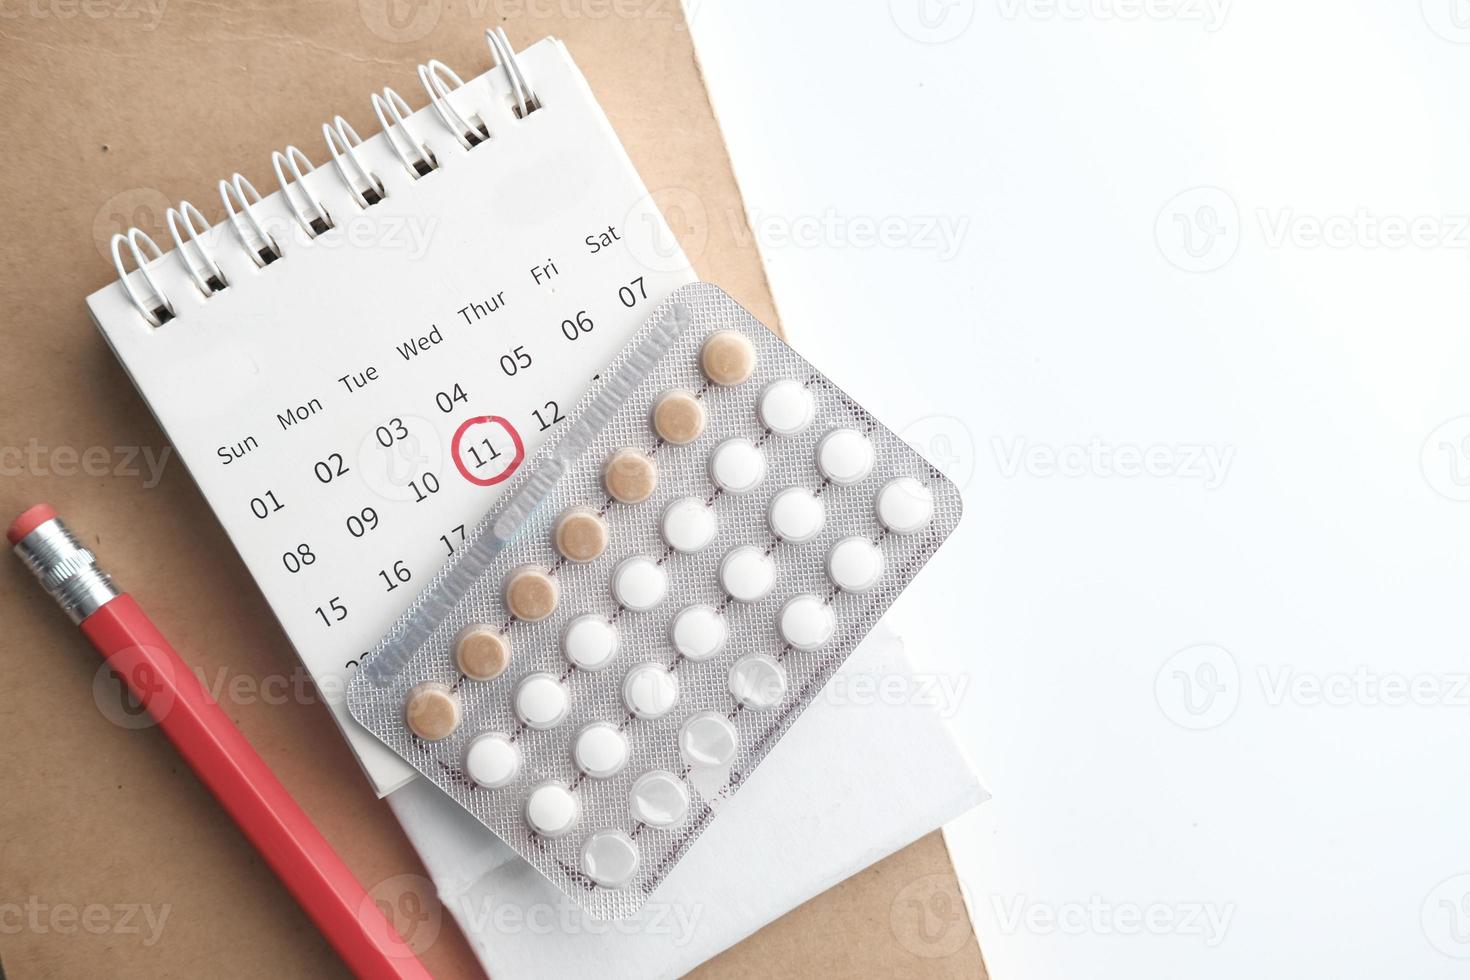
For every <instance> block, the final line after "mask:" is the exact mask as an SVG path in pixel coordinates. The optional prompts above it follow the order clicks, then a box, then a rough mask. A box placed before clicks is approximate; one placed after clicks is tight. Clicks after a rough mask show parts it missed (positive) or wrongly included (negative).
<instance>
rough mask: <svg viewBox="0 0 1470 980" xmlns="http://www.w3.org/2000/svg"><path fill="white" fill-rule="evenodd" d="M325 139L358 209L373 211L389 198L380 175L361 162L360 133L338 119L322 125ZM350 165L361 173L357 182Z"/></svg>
mask: <svg viewBox="0 0 1470 980" xmlns="http://www.w3.org/2000/svg"><path fill="white" fill-rule="evenodd" d="M322 135H323V136H324V137H326V140H327V149H329V150H331V151H332V163H334V164H335V165H336V167H337V174H338V176H340V177H341V178H342V183H344V184H346V185H347V188H348V190H350V191H352V196H353V197H354V198H356V199H357V206H358V207H360V208H370V207H372V206H373V205H374V204H377V203H378V202H379V201H381V200H382V199H383V198H385V197H387V196H388V192H387V190H386V189H385V188H384V187H383V182H382V181H381V180H379V179H378V176H377V174H373V173H369V172H368V169H367V168H366V167H364V166H363V165H362V161H361V160H359V159H358V158H357V148H358V147H359V146H361V145H362V137H361V136H358V135H357V130H355V129H353V128H352V124H351V123H349V122H348V121H347V120H346V119H343V118H342V117H341V116H338V117H336V118H335V119H333V120H332V121H331V122H330V123H322ZM349 163H350V164H351V165H352V169H353V170H355V171H356V172H357V179H355V180H354V179H353V177H352V175H351V174H349V173H348V172H347V165H348V164H349Z"/></svg>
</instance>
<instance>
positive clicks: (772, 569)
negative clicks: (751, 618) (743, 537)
mask: <svg viewBox="0 0 1470 980" xmlns="http://www.w3.org/2000/svg"><path fill="white" fill-rule="evenodd" d="M775 585H776V563H775V562H774V561H772V560H771V556H770V555H768V554H766V553H765V552H763V551H761V550H760V549H759V548H756V547H754V546H752V545H748V544H747V545H741V546H740V547H739V548H734V549H732V550H731V551H730V553H729V554H727V555H726V556H725V557H724V559H723V560H722V561H721V562H720V587H721V588H722V589H724V590H725V592H727V593H728V594H729V596H730V598H732V599H734V600H736V601H737V602H759V601H760V600H762V599H764V598H765V597H766V596H768V595H770V594H771V589H773V588H774V587H775Z"/></svg>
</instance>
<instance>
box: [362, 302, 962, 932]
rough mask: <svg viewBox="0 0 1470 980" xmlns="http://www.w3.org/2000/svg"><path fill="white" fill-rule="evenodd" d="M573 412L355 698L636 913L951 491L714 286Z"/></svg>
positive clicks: (572, 883)
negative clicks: (663, 435) (516, 613)
mask: <svg viewBox="0 0 1470 980" xmlns="http://www.w3.org/2000/svg"><path fill="white" fill-rule="evenodd" d="M712 378H713V379H714V380H711V379H712ZM565 426H566V428H565V430H564V431H563V432H561V433H560V434H559V435H558V436H557V437H556V438H555V439H554V440H553V441H551V442H549V443H548V444H547V445H546V446H545V447H544V448H543V449H542V450H541V452H540V453H538V454H537V455H536V456H535V457H534V458H533V459H532V460H530V461H528V463H527V465H526V466H525V468H524V469H523V471H522V472H521V473H520V474H519V475H518V476H517V477H516V478H515V481H514V483H513V485H512V486H511V487H510V489H509V490H508V491H507V493H506V496H505V497H504V498H503V500H502V502H501V504H500V505H499V506H498V507H497V508H496V510H495V511H494V512H493V513H491V514H490V515H489V516H488V517H487V518H486V519H485V520H484V521H482V522H481V523H480V524H479V525H478V526H477V527H476V528H475V529H474V531H473V532H471V534H470V536H469V537H468V539H467V540H466V543H465V545H464V546H463V547H462V548H461V549H460V550H459V551H458V552H457V553H456V554H455V555H454V556H453V557H452V558H451V559H450V561H449V562H448V563H447V564H446V565H445V567H444V568H443V569H442V570H441V572H440V573H439V574H438V576H436V578H435V579H434V581H433V582H432V583H431V584H430V585H429V586H428V587H427V588H426V589H425V590H424V592H423V593H421V594H420V596H419V597H418V598H417V599H416V600H415V601H414V604H413V605H412V606H411V607H410V608H409V609H408V610H407V612H405V613H404V615H403V617H402V618H401V619H400V620H399V622H398V623H397V624H396V626H395V627H394V629H393V630H392V631H391V632H390V633H389V634H388V636H387V637H385V638H384V640H383V642H382V643H381V644H380V645H379V647H378V648H377V650H375V651H374V652H373V653H372V654H371V655H370V656H369V657H368V658H367V659H366V660H365V661H364V663H363V665H362V666H361V667H360V668H359V669H358V671H357V673H356V675H355V676H354V677H353V679H352V681H351V683H350V685H349V688H348V701H349V706H350V708H351V711H352V714H353V716H354V717H355V718H357V720H358V721H359V722H361V723H362V724H363V725H365V726H366V727H367V728H368V729H369V730H370V731H372V732H373V733H374V734H376V735H377V736H378V737H379V738H381V739H382V740H383V741H384V742H386V743H387V744H388V745H389V746H390V747H391V748H392V749H393V750H394V751H396V752H398V753H399V754H400V755H402V756H403V758H404V759H406V760H408V762H409V763H411V764H412V765H413V766H414V767H415V768H417V769H418V770H419V771H420V772H421V773H423V774H424V775H425V776H426V777H427V778H429V779H430V780H432V781H433V782H434V783H435V784H436V785H438V786H439V787H440V788H441V789H443V790H444V792H446V793H447V794H448V795H449V796H450V797H451V798H452V799H454V800H455V801H456V802H457V803H459V804H460V805H461V806H463V807H464V808H465V809H466V810H468V811H469V812H470V813H472V814H473V815H474V816H475V817H476V818H477V819H479V820H480V822H482V823H483V824H485V826H487V827H489V828H490V829H491V830H493V831H494V832H495V833H496V834H497V835H498V836H500V837H501V838H502V839H503V840H505V841H506V842H507V843H508V844H509V845H510V846H511V847H512V848H514V849H515V850H516V851H517V852H518V853H519V854H520V855H521V856H522V857H524V858H525V859H526V860H527V861H529V862H530V863H531V864H532V865H533V866H534V867H536V868H537V869H538V870H539V871H541V872H542V873H543V874H545V875H546V876H547V877H548V878H550V879H551V880H552V881H553V882H554V883H555V884H556V885H557V886H558V887H559V888H561V889H562V890H563V891H564V892H566V893H567V894H568V895H569V896H571V897H572V898H573V899H574V900H575V901H577V902H578V903H579V904H581V905H582V906H583V907H584V908H586V909H587V911H588V912H589V913H590V914H592V915H594V916H596V917H599V918H627V917H630V916H633V915H635V914H636V913H637V911H638V909H639V908H640V907H641V906H642V904H643V903H644V901H646V900H647V898H648V897H649V895H651V894H652V893H653V891H654V889H656V888H657V887H658V885H659V883H660V882H661V881H662V880H663V879H664V878H665V877H667V875H668V873H669V871H670V870H671V869H672V868H673V867H674V865H675V864H676V863H677V862H678V860H679V859H680V857H682V856H683V854H684V852H685V851H686V850H688V848H689V847H690V846H691V845H692V844H693V843H694V841H695V840H696V839H697V838H698V836H699V834H700V833H701V832H702V831H703V830H704V828H705V827H706V826H707V825H708V823H709V821H710V820H711V819H713V818H714V816H715V814H716V812H717V811H718V810H719V809H720V807H721V805H722V804H723V803H724V801H726V800H727V799H728V798H729V797H730V796H731V795H732V794H733V793H734V792H735V791H736V790H737V789H738V788H739V786H740V785H741V783H742V782H743V781H744V780H745V779H747V778H749V776H750V774H751V772H752V771H753V770H754V769H755V767H756V766H757V765H758V764H759V763H760V760H761V759H762V758H764V757H765V755H766V753H767V752H769V751H770V750H771V749H772V747H773V746H774V745H775V744H776V742H777V741H778V740H779V739H780V737H781V735H782V734H784V733H785V731H786V730H787V728H789V727H790V725H791V724H792V722H793V721H795V719H796V718H797V717H798V716H799V715H800V713H801V711H802V710H803V709H804V708H805V707H806V706H807V705H808V704H809V703H810V702H811V701H812V700H813V699H814V698H815V697H816V696H817V694H818V693H819V692H820V691H821V689H822V687H823V686H824V685H825V684H826V682H827V680H828V679H829V678H830V677H831V676H832V674H833V673H834V672H835V671H836V670H837V668H838V667H839V666H840V665H841V664H842V662H843V661H844V660H845V659H846V658H847V656H848V655H849V654H850V653H851V652H852V650H853V649H854V648H855V647H856V646H857V644H858V643H859V642H860V641H861V640H862V639H863V637H864V636H866V635H867V633H868V631H869V630H871V629H872V627H873V626H874V625H875V624H876V623H877V621H878V619H879V617H880V616H881V615H882V614H883V612H884V611H885V610H886V609H887V608H888V606H889V605H890V604H892V602H893V600H894V599H895V598H896V597H897V596H898V594H899V592H901V591H902V590H903V588H904V587H905V586H906V585H907V584H908V583H909V581H911V580H912V578H913V577H914V575H915V574H916V573H917V572H918V570H919V568H921V567H922V566H923V565H924V563H925V562H927V561H928V560H929V558H930V557H931V556H932V555H933V554H934V552H935V551H936V550H937V549H938V547H939V545H940V544H941V543H942V542H943V541H944V539H945V538H946V537H947V536H948V535H949V533H950V532H951V531H952V530H953V529H954V526H955V524H956V523H957V522H958V520H959V517H960V509H961V502H960V495H959V492H958V491H957V490H956V488H955V487H954V486H953V485H952V484H951V483H950V482H949V481H948V480H946V479H945V478H944V477H943V475H941V474H940V473H939V471H938V470H937V469H935V468H934V467H933V466H932V465H930V464H929V463H928V462H927V461H925V460H924V459H923V457H921V456H920V455H919V454H918V453H916V452H915V451H914V450H913V449H911V448H910V447H909V446H908V445H906V444H905V443H904V442H903V440H902V439H900V438H899V437H898V436H896V435H895V434H894V433H892V432H891V431H889V430H888V429H886V428H884V427H883V426H882V425H880V424H879V423H878V422H877V421H876V420H874V419H873V418H872V417H871V416H870V415H869V414H868V413H867V412H866V411H864V410H863V408H862V407H861V406H859V405H858V404H857V403H855V402H854V401H853V400H852V399H850V398H849V397H848V396H847V395H846V394H845V393H844V392H843V391H842V390H841V389H839V388H838V387H837V386H836V385H834V384H832V382H830V381H828V380H827V379H826V378H825V377H824V376H823V375H822V374H821V373H820V372H818V371H816V370H815V369H813V368H812V366H811V365H810V364H808V363H807V362H806V361H805V360H803V359H802V358H801V357H800V356H799V355H797V354H796V352H795V351H793V350H792V349H791V348H790V347H788V346H787V345H786V344H785V343H783V342H782V341H781V340H780V338H778V337H776V336H775V335H774V334H773V333H771V332H770V331H768V330H767V329H766V328H765V327H763V326H762V325H761V324H760V323H759V322H758V321H757V320H756V319H755V318H754V317H752V316H751V315H750V314H749V313H748V312H746V311H745V310H744V309H743V308H741V307H740V306H739V305H738V304H737V303H735V301H734V300H732V299H731V298H730V297H729V296H727V295H726V294H725V293H724V292H723V291H721V290H720V289H719V288H718V287H715V286H712V285H710V284H708V283H695V284H692V285H689V286H685V287H682V288H680V289H678V290H677V291H675V293H674V294H673V295H672V296H671V297H670V298H669V299H668V300H667V301H666V302H665V303H664V304H663V305H662V306H660V307H659V309H658V310H657V311H656V312H655V313H654V314H653V315H652V316H651V317H650V318H649V320H648V322H647V323H646V324H645V325H644V326H643V327H642V328H641V329H640V330H639V332H638V334H637V335H636V336H635V337H634V338H633V340H632V341H630V342H629V344H628V345H627V347H625V348H624V349H623V351H622V352H621V353H620V354H619V355H618V357H617V358H616V359H615V361H614V362H613V364H612V365H611V366H610V368H609V370H608V371H606V372H604V373H603V375H602V378H601V380H600V381H599V382H598V383H597V384H596V385H595V386H594V388H593V389H592V391H591V392H589V394H588V395H587V397H586V398H585V399H584V400H583V402H582V404H581V405H579V406H578V408H577V410H576V412H574V413H573V414H572V415H571V417H570V421H568V422H567V423H565ZM658 432H663V433H664V434H665V435H666V436H667V437H668V438H661V437H660V436H659V434H658ZM625 501H636V502H625ZM569 555H570V556H571V557H568V556H569ZM512 608H514V609H515V610H517V611H518V612H519V613H521V615H520V616H517V615H514V614H513V613H512V612H511V609H512ZM548 609H549V610H550V611H549V612H548ZM535 617H539V618H535ZM463 667H467V668H468V670H464V669H462V668H463ZM474 677H479V678H488V679H473V678H474ZM411 714H412V721H413V725H412V727H411V726H410V715H411ZM416 730H417V733H416Z"/></svg>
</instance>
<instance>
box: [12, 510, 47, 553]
mask: <svg viewBox="0 0 1470 980" xmlns="http://www.w3.org/2000/svg"><path fill="white" fill-rule="evenodd" d="M55 516H56V509H55V508H54V507H52V506H51V505H50V504H36V506H34V507H32V508H30V509H29V510H27V511H26V512H25V513H24V514H21V515H20V516H19V517H17V518H16V519H15V520H13V521H11V522H10V530H9V531H7V532H5V536H6V537H7V538H9V539H10V543H11V544H19V543H20V539H21V538H23V537H25V536H26V535H27V534H30V533H31V532H32V531H34V530H35V529H36V528H38V527H40V526H41V525H42V524H45V523H46V522H47V521H49V520H51V519H52V518H54V517H55Z"/></svg>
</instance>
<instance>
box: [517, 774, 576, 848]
mask: <svg viewBox="0 0 1470 980" xmlns="http://www.w3.org/2000/svg"><path fill="white" fill-rule="evenodd" d="M578 809H579V808H578V806H577V798H576V797H575V796H573V795H572V791H571V790H569V789H567V788H566V787H565V786H563V785H562V784H561V783H542V784H541V785H540V786H537V787H536V788H535V789H533V790H531V795H530V796H529V797H528V798H527V799H526V823H528V824H530V825H531V829H532V830H534V831H536V833H538V834H540V835H541V836H542V837H561V836H563V835H564V834H566V832H567V831H569V830H571V829H572V828H573V827H574V826H576V824H577V811H578Z"/></svg>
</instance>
